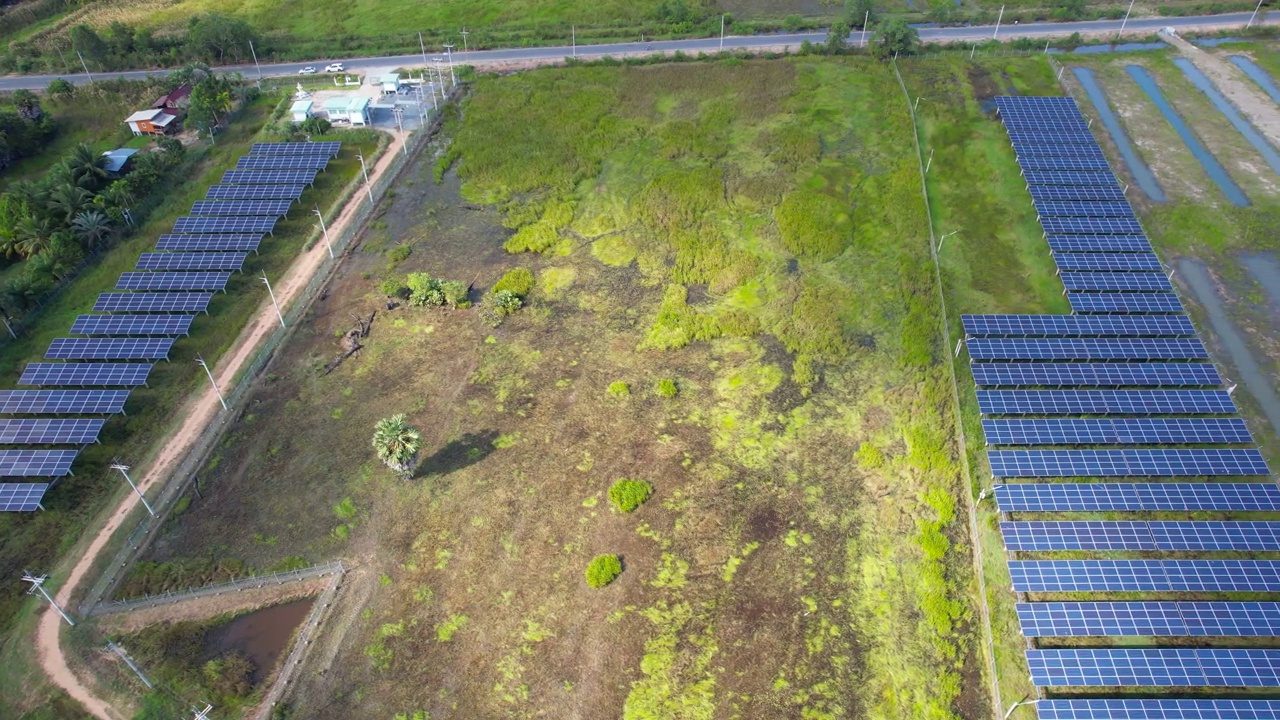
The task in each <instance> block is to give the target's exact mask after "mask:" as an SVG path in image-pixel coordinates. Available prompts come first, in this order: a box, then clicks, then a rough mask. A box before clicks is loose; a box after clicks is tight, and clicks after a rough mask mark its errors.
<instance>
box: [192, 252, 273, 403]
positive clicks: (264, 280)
mask: <svg viewBox="0 0 1280 720" xmlns="http://www.w3.org/2000/svg"><path fill="white" fill-rule="evenodd" d="M258 279H259V280H261V281H262V284H263V285H266V286H267V294H268V295H270V296H271V304H272V305H274V306H275V308H276V317H278V318H280V327H285V324H284V313H282V312H280V303H278V302H276V293H275V291H274V290H272V289H271V281H270V280H268V279H267V272H266V271H265V270H264V271H262V276H261V277H260V278H258ZM201 364H203V361H202V362H201ZM205 369H206V370H208V368H205ZM209 379H211V380H212V379H213V376H212V375H210V376H209ZM218 397H222V396H221V395H219V396H218ZM222 406H223V407H226V403H223V404H222Z"/></svg>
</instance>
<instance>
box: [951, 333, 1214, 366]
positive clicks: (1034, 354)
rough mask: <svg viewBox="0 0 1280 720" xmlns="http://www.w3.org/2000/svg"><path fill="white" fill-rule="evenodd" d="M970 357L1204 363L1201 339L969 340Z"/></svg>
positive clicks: (1204, 356) (979, 360) (1205, 352)
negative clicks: (1187, 361)
mask: <svg viewBox="0 0 1280 720" xmlns="http://www.w3.org/2000/svg"><path fill="white" fill-rule="evenodd" d="M965 347H966V348H968V350H969V357H970V358H972V359H973V360H974V361H975V362H981V361H983V360H1201V359H1207V358H1208V357H1209V352H1208V351H1207V350H1205V348H1204V343H1201V342H1200V340H1199V339H1197V338H969V339H968V340H966V341H965Z"/></svg>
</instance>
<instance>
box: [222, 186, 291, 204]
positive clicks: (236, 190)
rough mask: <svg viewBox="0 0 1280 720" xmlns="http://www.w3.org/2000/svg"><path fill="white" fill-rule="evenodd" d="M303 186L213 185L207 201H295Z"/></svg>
mask: <svg viewBox="0 0 1280 720" xmlns="http://www.w3.org/2000/svg"><path fill="white" fill-rule="evenodd" d="M305 189H306V186H305V185H276V184H269V185H213V186H211V187H210V188H209V192H207V193H205V199H207V200H297V199H298V198H300V197H302V192H303V191H304V190H305Z"/></svg>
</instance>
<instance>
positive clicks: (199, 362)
mask: <svg viewBox="0 0 1280 720" xmlns="http://www.w3.org/2000/svg"><path fill="white" fill-rule="evenodd" d="M272 299H273V300H274V298H272ZM196 364H197V365H199V366H200V367H202V368H204V374H205V375H208V376H209V384H210V385H212V386H213V391H214V392H215V393H217V395H218V402H220V403H222V409H223V410H226V409H227V401H226V400H225V399H223V397H222V390H221V389H219V388H218V381H217V380H214V379H213V371H212V370H210V369H209V363H207V362H205V361H204V357H203V356H201V355H200V353H196Z"/></svg>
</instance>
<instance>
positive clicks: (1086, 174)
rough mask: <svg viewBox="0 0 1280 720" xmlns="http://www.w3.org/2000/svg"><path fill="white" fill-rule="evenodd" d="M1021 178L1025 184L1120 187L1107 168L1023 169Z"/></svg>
mask: <svg viewBox="0 0 1280 720" xmlns="http://www.w3.org/2000/svg"><path fill="white" fill-rule="evenodd" d="M1022 179H1023V180H1026V182H1027V185H1096V186H1100V187H1120V183H1118V182H1116V176H1115V175H1112V174H1111V171H1109V170H1082V171H1079V172H1072V171H1069V170H1024V171H1023V172H1022Z"/></svg>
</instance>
